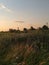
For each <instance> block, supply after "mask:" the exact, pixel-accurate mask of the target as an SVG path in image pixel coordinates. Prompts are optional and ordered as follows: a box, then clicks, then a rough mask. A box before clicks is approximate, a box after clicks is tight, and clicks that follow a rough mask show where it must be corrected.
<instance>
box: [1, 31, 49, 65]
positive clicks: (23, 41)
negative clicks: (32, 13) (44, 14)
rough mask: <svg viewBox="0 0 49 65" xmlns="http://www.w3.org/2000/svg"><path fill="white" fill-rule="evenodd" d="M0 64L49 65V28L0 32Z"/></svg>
mask: <svg viewBox="0 0 49 65" xmlns="http://www.w3.org/2000/svg"><path fill="white" fill-rule="evenodd" d="M0 65H49V30H33V31H31V32H27V33H10V32H0Z"/></svg>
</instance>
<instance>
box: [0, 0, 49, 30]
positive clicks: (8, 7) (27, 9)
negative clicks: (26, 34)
mask: <svg viewBox="0 0 49 65" xmlns="http://www.w3.org/2000/svg"><path fill="white" fill-rule="evenodd" d="M46 22H49V0H0V30H8V29H9V28H15V29H17V27H19V28H20V29H23V28H24V27H27V28H29V27H30V26H34V27H35V28H37V27H39V26H43V25H44V24H46Z"/></svg>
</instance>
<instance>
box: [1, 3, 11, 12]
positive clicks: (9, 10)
mask: <svg viewBox="0 0 49 65" xmlns="http://www.w3.org/2000/svg"><path fill="white" fill-rule="evenodd" d="M0 9H3V10H5V11H7V12H10V13H12V10H11V9H9V8H8V7H6V6H5V5H3V4H0Z"/></svg>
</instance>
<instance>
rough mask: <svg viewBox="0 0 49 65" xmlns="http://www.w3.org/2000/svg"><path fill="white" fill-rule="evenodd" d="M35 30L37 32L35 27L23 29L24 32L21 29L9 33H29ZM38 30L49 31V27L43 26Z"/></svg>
mask: <svg viewBox="0 0 49 65" xmlns="http://www.w3.org/2000/svg"><path fill="white" fill-rule="evenodd" d="M33 30H37V29H35V28H34V27H33V26H31V27H30V29H27V28H23V31H21V30H20V29H19V28H18V30H16V29H9V32H18V33H19V32H25V33H27V32H28V31H33ZM38 30H49V27H48V26H47V25H43V26H42V27H39V28H38Z"/></svg>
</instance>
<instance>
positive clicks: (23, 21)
mask: <svg viewBox="0 0 49 65" xmlns="http://www.w3.org/2000/svg"><path fill="white" fill-rule="evenodd" d="M15 22H18V23H24V21H15Z"/></svg>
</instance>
